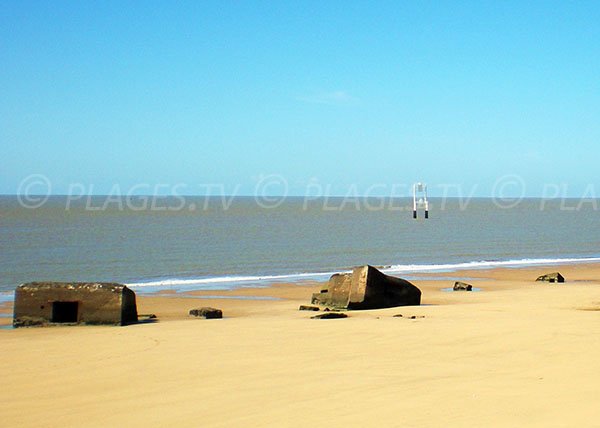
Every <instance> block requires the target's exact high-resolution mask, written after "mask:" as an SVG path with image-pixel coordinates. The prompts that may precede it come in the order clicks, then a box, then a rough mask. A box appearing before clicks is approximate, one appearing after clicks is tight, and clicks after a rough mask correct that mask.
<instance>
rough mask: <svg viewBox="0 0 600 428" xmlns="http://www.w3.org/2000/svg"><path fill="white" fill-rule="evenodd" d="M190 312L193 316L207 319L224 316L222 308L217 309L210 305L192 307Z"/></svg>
mask: <svg viewBox="0 0 600 428" xmlns="http://www.w3.org/2000/svg"><path fill="white" fill-rule="evenodd" d="M189 314H190V315H191V316H193V317H199V318H206V319H217V318H223V311H222V310H221V309H215V308H210V307H203V308H197V309H190V312H189Z"/></svg>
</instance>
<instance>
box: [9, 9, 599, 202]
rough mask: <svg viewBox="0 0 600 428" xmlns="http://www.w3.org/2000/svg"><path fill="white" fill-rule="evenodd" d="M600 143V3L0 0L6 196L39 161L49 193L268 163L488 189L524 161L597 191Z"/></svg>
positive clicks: (315, 179)
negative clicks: (50, 185)
mask: <svg viewBox="0 0 600 428" xmlns="http://www.w3.org/2000/svg"><path fill="white" fill-rule="evenodd" d="M175 3H176V4H175ZM599 144H600V2H598V1H577V2H571V1H561V2H551V1H531V2H523V1H472V2H459V1H449V2H443V1H405V2H401V1H389V2H387V1H362V2H352V1H339V2H338V1H327V0H325V1H323V0H320V1H315V2H310V1H300V2H287V1H281V2H277V1H265V2H249V1H248V2H244V1H235V2H233V1H231V2H229V1H213V2H209V1H191V2H170V1H164V2H151V1H139V2H125V1H103V2H91V1H75V2H74V1H68V2H67V1H64V2H63V1H51V2H50V1H39V2H30V1H23V0H18V1H9V0H7V1H3V2H2V5H1V7H0V150H1V152H0V153H1V163H0V193H8V194H14V193H16V192H17V190H18V188H19V185H20V183H21V182H22V180H23V179H25V178H26V177H28V176H29V175H30V174H42V175H44V176H45V177H47V178H48V180H49V181H50V182H51V183H52V192H53V193H65V192H67V191H68V189H69V186H70V185H73V183H79V184H82V185H84V186H85V188H86V189H89V192H91V193H96V194H102V193H108V192H109V191H111V189H113V188H114V186H115V185H118V186H120V187H121V188H122V189H123V193H125V192H127V191H128V190H130V189H131V188H132V187H133V186H135V185H136V184H138V185H139V184H140V183H142V184H147V185H148V186H154V185H156V184H165V185H167V187H162V188H161V190H160V191H164V190H165V189H167V190H166V191H167V192H168V188H169V187H168V186H174V185H176V184H178V183H184V184H185V189H184V190H183V191H181V193H190V194H194V193H203V192H205V191H206V186H204V187H203V185H205V184H207V183H212V184H219V185H221V186H222V187H221V188H222V189H224V190H225V193H233V192H234V190H235V191H236V192H238V193H246V194H251V193H252V192H253V189H255V186H256V184H257V182H258V181H260V179H261V177H262V178H264V177H275V176H276V177H279V178H283V179H285V182H286V183H287V186H288V187H287V192H288V193H290V194H299V195H302V194H305V193H306V192H307V191H309V192H310V191H314V187H313V188H312V190H307V186H309V184H310V183H312V185H314V184H315V183H317V184H318V185H319V186H321V188H322V189H323V192H326V193H330V194H341V195H344V194H346V193H348V192H349V191H350V190H349V189H351V187H352V186H355V188H356V189H358V191H359V192H367V191H369V192H371V191H370V190H368V189H369V188H371V186H373V185H379V186H380V187H379V190H378V191H376V192H375V193H377V192H379V193H383V194H386V193H389V189H391V187H392V186H393V185H402V184H409V183H412V182H414V181H418V180H423V181H426V182H428V183H429V186H430V190H431V192H432V193H434V194H435V193H438V194H439V193H440V190H439V189H440V187H439V186H440V185H441V184H452V185H460V186H462V187H461V189H462V192H463V193H471V192H475V194H477V195H480V196H486V195H489V193H490V189H492V188H493V186H494V183H497V181H498V180H502V179H503V177H505V176H506V175H517V176H518V177H519V180H522V182H523V183H525V186H526V193H527V195H528V196H540V195H541V194H542V193H543V192H545V191H546V190H544V189H546V188H547V186H548V185H552V186H558V185H560V186H562V187H561V189H563V190H561V193H564V192H566V193H567V194H568V195H569V196H575V197H577V196H580V195H581V194H582V193H584V192H586V191H587V192H588V193H589V189H590V187H589V186H592V187H593V189H597V194H596V196H599V197H600V173H599V168H598V161H599V157H600V156H599V155H600V145H599ZM277 186H278V185H277V183H275V184H274V185H272V186H271V187H270V189H269V191H270V192H272V193H278V191H279V190H278V187H277ZM140 189H141V188H140ZM181 189H182V188H180V190H181ZM507 189H508V190H507V192H508V193H510V188H507ZM564 189H566V190H564ZM586 189H587V190H586ZM211 192H213V193H218V192H217V191H215V188H213V190H211ZM552 192H553V191H552ZM552 192H549V193H552ZM142 193H144V192H143V191H142ZM547 193H548V192H547ZM549 193H548V194H549ZM588 196H589V195H588Z"/></svg>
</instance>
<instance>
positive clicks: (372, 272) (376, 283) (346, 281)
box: [312, 265, 421, 309]
mask: <svg viewBox="0 0 600 428" xmlns="http://www.w3.org/2000/svg"><path fill="white" fill-rule="evenodd" d="M312 303H313V304H319V305H324V306H331V307H333V308H338V309H378V308H390V307H394V306H408V305H420V304H421V290H419V289H418V288H417V287H415V286H414V285H413V284H411V283H410V282H408V281H406V280H404V279H401V278H396V277H393V276H389V275H385V274H383V273H381V272H380V271H378V270H377V269H375V268H374V267H373V266H368V265H366V266H359V267H356V268H354V269H353V270H352V273H347V274H335V275H333V276H332V277H331V278H330V279H329V283H328V284H327V287H325V288H323V289H322V290H321V292H320V293H315V294H313V297H312Z"/></svg>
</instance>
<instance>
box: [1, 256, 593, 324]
mask: <svg viewBox="0 0 600 428" xmlns="http://www.w3.org/2000/svg"><path fill="white" fill-rule="evenodd" d="M556 270H560V271H561V273H563V275H564V276H565V277H566V282H565V284H561V285H567V286H568V285H575V284H583V283H590V282H591V283H593V282H594V281H600V263H599V262H592V261H585V262H580V263H573V262H569V263H562V264H543V265H527V266H513V265H503V266H498V267H493V268H480V267H477V268H474V269H467V268H464V269H456V270H454V271H452V272H448V271H425V272H421V273H416V272H413V273H411V274H409V275H394V276H401V277H403V278H407V279H408V280H409V281H410V282H412V283H413V284H415V285H416V286H417V287H419V288H420V289H421V290H422V292H423V300H422V305H428V304H431V305H439V304H456V303H457V301H456V299H454V298H452V297H450V295H456V294H462V293H452V292H449V291H450V290H451V288H452V286H453V284H454V281H464V282H468V283H471V284H472V285H473V286H474V287H475V288H476V291H474V292H470V293H468V294H474V293H475V294H480V293H481V292H490V291H501V290H507V289H517V288H523V287H525V288H527V287H528V286H531V285H532V284H533V285H535V284H536V283H535V279H536V278H537V276H539V275H542V274H544V273H547V272H550V271H556ZM384 271H385V270H384ZM326 282H327V280H325V281H310V280H303V281H296V282H272V283H268V284H262V283H257V284H254V285H255V286H252V285H250V284H249V285H245V286H243V287H237V288H228V289H225V288H223V289H212V288H209V289H183V290H180V289H172V288H164V289H160V290H155V291H151V292H146V291H145V290H144V291H142V292H140V291H139V290H138V289H137V288H132V289H133V290H134V291H135V292H136V296H137V301H138V308H139V312H140V314H146V313H153V314H156V315H157V316H158V318H159V320H160V319H161V314H160V312H161V309H162V308H165V309H166V310H165V311H164V312H165V314H164V316H163V317H162V319H163V320H175V319H179V320H182V319H187V318H188V314H187V310H184V308H185V307H189V308H190V309H191V308H192V306H216V307H223V308H225V310H227V309H230V308H231V309H232V313H233V314H235V316H243V314H244V311H243V310H241V308H243V307H252V306H264V305H269V304H275V303H286V302H290V301H294V302H297V303H298V304H310V299H311V295H312V293H313V292H317V291H318V289H319V288H320V285H322V284H324V283H326ZM538 284H539V283H538ZM11 294H12V293H11ZM205 303H206V304H205ZM13 304H14V301H13V300H12V299H11V300H5V301H3V302H0V327H2V328H3V329H4V330H6V329H7V328H8V329H10V328H9V327H10V325H11V324H12V316H11V315H12V311H13ZM177 311H179V312H177Z"/></svg>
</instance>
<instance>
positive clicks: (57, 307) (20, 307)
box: [13, 282, 138, 327]
mask: <svg viewBox="0 0 600 428" xmlns="http://www.w3.org/2000/svg"><path fill="white" fill-rule="evenodd" d="M137 321H138V314H137V305H136V299H135V293H134V292H133V291H132V290H130V289H129V288H127V287H126V286H125V285H122V284H116V283H105V282H30V283H27V284H22V285H19V286H18V287H17V288H16V290H15V308H14V316H13V326H14V327H27V326H40V325H54V324H56V325H60V324H112V325H127V324H133V323H136V322H137Z"/></svg>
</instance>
